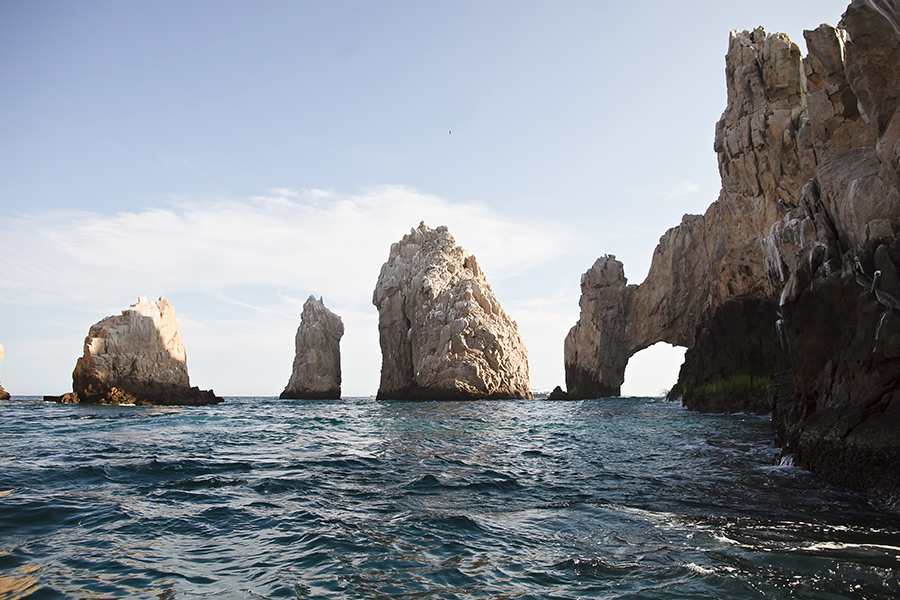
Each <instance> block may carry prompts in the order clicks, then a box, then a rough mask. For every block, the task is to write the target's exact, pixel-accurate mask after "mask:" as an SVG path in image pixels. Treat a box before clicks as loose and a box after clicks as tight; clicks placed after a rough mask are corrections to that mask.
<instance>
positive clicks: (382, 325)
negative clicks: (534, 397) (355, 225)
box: [372, 223, 531, 400]
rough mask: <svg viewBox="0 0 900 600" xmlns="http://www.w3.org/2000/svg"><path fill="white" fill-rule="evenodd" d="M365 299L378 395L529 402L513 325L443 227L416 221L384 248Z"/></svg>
mask: <svg viewBox="0 0 900 600" xmlns="http://www.w3.org/2000/svg"><path fill="white" fill-rule="evenodd" d="M372 302H373V303H374V304H375V306H376V307H377V308H378V331H379V337H380V341H381V352H382V366H381V384H380V386H379V390H378V397H379V398H384V399H401V400H402V399H440V400H462V399H481V398H530V397H531V392H530V391H529V386H528V357H527V353H526V350H525V345H524V343H523V342H522V340H521V338H520V337H519V333H518V329H517V327H516V323H515V322H514V321H512V320H511V319H510V318H509V317H508V316H507V315H506V313H505V312H504V310H503V308H502V307H501V306H500V303H499V302H498V301H497V299H496V298H495V297H494V294H493V292H492V291H491V287H490V285H488V283H487V281H486V280H485V277H484V273H482V271H481V268H480V267H479V266H478V262H477V261H476V260H475V257H474V256H471V255H469V254H468V253H467V252H466V251H465V250H463V249H462V248H461V247H459V246H457V245H456V242H455V241H454V239H453V236H451V235H450V232H449V231H448V230H447V228H446V227H438V228H437V229H431V228H430V227H428V226H427V225H425V224H424V223H422V224H420V225H419V226H418V227H417V228H415V229H413V230H411V231H410V233H409V234H408V235H405V236H404V237H403V239H402V240H400V242H398V243H395V244H393V245H392V246H391V251H390V256H389V257H388V260H387V262H386V263H385V264H384V265H383V266H382V268H381V273H380V275H379V277H378V282H377V284H376V286H375V292H374V294H373V298H372Z"/></svg>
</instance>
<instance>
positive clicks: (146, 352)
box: [61, 296, 222, 405]
mask: <svg viewBox="0 0 900 600" xmlns="http://www.w3.org/2000/svg"><path fill="white" fill-rule="evenodd" d="M72 390H73V391H72V393H70V394H65V395H64V396H62V398H61V401H62V402H82V403H86V404H165V405H174V404H179V405H182V404H187V405H200V404H215V403H218V402H221V401H222V399H221V398H219V397H217V396H216V395H215V394H214V393H213V392H212V391H210V390H203V391H201V390H199V389H198V388H196V387H191V385H190V382H189V379H188V372H187V357H186V356H185V352H184V346H183V345H182V343H181V336H180V335H178V321H176V319H175V309H174V308H173V307H172V305H171V304H169V302H168V301H167V300H166V299H165V297H160V299H159V301H157V302H155V303H154V302H148V301H147V298H145V297H143V296H141V297H140V298H138V301H137V303H136V304H133V305H131V306H129V307H128V308H126V309H125V310H123V311H122V314H121V315H115V316H112V317H106V318H105V319H103V320H102V321H100V322H99V323H96V324H95V325H93V326H92V327H91V329H90V331H89V332H88V335H87V337H86V338H85V339H84V355H83V356H82V357H81V358H79V359H78V362H77V363H76V364H75V371H74V372H73V373H72Z"/></svg>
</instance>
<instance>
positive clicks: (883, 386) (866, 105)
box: [764, 1, 900, 498]
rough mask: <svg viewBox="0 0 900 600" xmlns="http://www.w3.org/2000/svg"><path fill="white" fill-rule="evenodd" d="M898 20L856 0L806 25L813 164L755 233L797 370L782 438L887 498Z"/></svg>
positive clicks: (893, 459)
mask: <svg viewBox="0 0 900 600" xmlns="http://www.w3.org/2000/svg"><path fill="white" fill-rule="evenodd" d="M898 23H900V10H898V5H897V4H896V3H894V2H876V1H871V2H861V1H856V2H853V3H852V4H851V5H850V7H849V8H848V10H847V12H846V13H845V14H844V17H843V19H842V20H841V23H840V25H839V28H837V29H832V28H830V27H827V26H822V27H819V28H818V29H816V30H815V31H811V32H806V34H805V35H806V37H807V43H808V45H809V47H810V58H809V59H808V61H807V64H806V66H807V73H808V82H809V97H810V102H809V113H810V122H811V123H812V125H813V139H812V144H813V147H814V149H815V152H816V157H817V160H818V165H817V170H816V173H815V175H814V177H813V178H811V179H810V180H809V182H808V183H807V184H806V185H805V186H804V188H803V191H802V194H801V197H800V202H799V207H798V209H797V210H793V211H791V212H790V213H789V214H787V215H785V217H784V218H783V219H782V220H780V221H778V222H777V223H775V225H774V226H773V227H772V229H771V235H769V236H768V237H767V238H766V239H765V240H764V247H765V250H766V264H767V267H768V274H769V279H770V281H771V282H772V283H773V285H774V286H775V287H776V289H777V291H778V297H779V304H780V310H781V320H780V321H779V322H778V328H779V330H780V331H783V332H784V341H785V344H786V346H787V349H788V351H789V353H790V358H791V365H792V373H793V383H794V393H793V394H785V395H780V396H778V398H777V402H776V404H775V410H774V413H773V423H774V425H775V429H776V432H777V434H778V437H779V441H780V443H781V444H783V445H784V447H785V448H784V450H785V451H786V452H792V453H793V454H794V461H795V464H798V465H801V466H804V467H807V468H810V469H811V470H813V471H814V472H816V473H818V474H820V475H823V476H826V477H828V478H830V479H832V480H834V481H837V482H840V483H843V484H845V485H848V486H851V487H857V488H860V489H863V490H866V491H869V492H874V493H877V494H879V495H881V496H883V497H886V498H896V497H897V495H898V493H900V469H898V467H897V465H900V311H898V309H900V301H898V298H900V280H898V277H900V269H898V256H900V241H898V233H900V193H898V184H900V173H898V165H900V143H898V142H900V116H898V114H900V113H898V104H900V28H898ZM814 99H815V100H814ZM814 108H815V110H814ZM876 272H877V273H878V276H877V277H875V273H876ZM873 279H875V281H874V282H873Z"/></svg>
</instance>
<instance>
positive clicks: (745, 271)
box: [565, 29, 815, 410]
mask: <svg viewBox="0 0 900 600" xmlns="http://www.w3.org/2000/svg"><path fill="white" fill-rule="evenodd" d="M725 64H726V69H725V71H726V81H727V87H728V107H727V108H726V109H725V112H724V113H723V114H722V118H721V119H720V120H719V122H718V124H717V125H716V137H715V144H714V148H715V150H716V152H717V153H718V157H719V171H720V173H721V175H722V191H721V193H720V194H719V199H718V200H717V201H716V202H715V203H713V204H712V205H710V207H709V209H707V211H706V214H704V215H702V216H701V215H685V217H684V219H683V220H682V222H681V224H680V225H678V226H677V227H674V228H672V229H670V230H669V231H667V232H666V233H665V235H663V236H662V238H660V241H659V245H658V246H657V247H656V250H655V252H654V254H653V259H652V262H651V266H650V271H649V273H648V275H647V279H646V280H645V281H644V283H642V284H641V285H640V286H635V285H626V283H627V281H626V279H625V276H624V269H623V267H622V265H621V263H619V262H618V261H615V257H605V258H601V259H599V260H598V261H597V263H595V264H594V266H593V267H592V268H591V269H590V270H589V271H588V272H587V273H585V274H584V276H583V277H582V297H581V301H580V305H581V316H580V318H579V320H578V323H577V324H576V325H575V327H573V329H572V330H571V331H570V332H569V335H568V336H567V337H566V342H565V365H566V384H567V386H568V388H569V392H570V394H574V395H576V396H580V397H596V396H609V395H617V394H618V393H619V390H620V386H621V384H622V382H623V380H624V376H625V366H626V364H627V363H628V359H629V358H630V357H631V356H632V355H634V354H635V353H636V352H638V351H640V350H643V349H644V348H647V347H648V346H650V345H652V344H655V343H656V342H660V341H664V342H668V343H670V344H674V345H678V346H686V347H688V348H692V347H693V346H694V343H695V340H696V338H697V335H698V329H699V328H700V327H701V325H702V324H703V323H704V322H706V321H708V320H709V319H711V318H713V317H714V316H715V315H716V312H717V311H718V310H719V309H720V307H721V306H722V305H723V304H724V303H726V302H728V301H730V300H732V299H736V298H741V299H742V302H743V303H744V309H743V312H745V313H747V314H751V313H756V312H758V311H762V312H765V311H767V310H768V311H770V312H771V311H772V310H774V304H773V303H774V299H773V295H774V290H773V288H772V286H771V285H770V284H769V283H768V281H767V279H766V270H765V260H764V257H763V251H762V247H761V245H760V243H759V240H760V238H761V237H762V236H763V235H764V232H767V231H768V229H769V227H770V226H771V224H772V223H773V222H775V221H776V220H777V219H779V218H780V217H781V214H782V211H783V209H782V207H781V205H780V204H779V199H783V200H785V201H786V202H791V201H796V198H798V197H799V194H800V189H801V188H802V185H803V182H804V181H805V180H806V179H808V178H809V177H810V176H811V174H812V172H813V167H814V164H815V157H814V155H813V153H812V150H811V148H810V147H808V142H807V140H808V138H809V124H808V119H807V118H806V116H805V111H804V110H803V86H804V83H803V81H804V75H803V66H802V63H801V60H800V51H799V49H798V48H797V46H796V45H795V44H793V43H791V42H790V40H789V39H787V37H786V36H784V35H783V34H778V35H770V36H766V34H765V32H764V31H763V30H762V29H757V30H755V31H753V32H746V31H744V32H741V33H738V32H736V31H733V32H732V33H731V37H730V40H729V48H728V54H727V56H726V59H725ZM611 263H612V264H611ZM752 303H758V304H761V305H766V306H760V307H759V308H758V310H757V309H752V310H750V309H749V308H748V307H747V305H748V304H752ZM748 310H749V312H747V311H748ZM720 318H721V317H720ZM744 329H746V328H744ZM771 329H772V328H771V326H769V325H767V326H766V330H771ZM760 335H763V336H764V335H765V334H762V333H761V334H760ZM768 335H769V336H770V337H771V339H772V341H773V342H774V333H773V332H770V333H769V334H768ZM734 342H735V343H746V340H744V339H743V338H741V337H736V338H735V340H734ZM601 346H602V347H603V349H600V347H601ZM750 352H751V351H750V349H749V348H745V349H744V350H743V351H741V352H738V355H745V354H747V353H750ZM708 358H709V357H707V356H706V355H705V354H703V355H700V354H699V353H697V352H693V353H689V354H688V355H687V356H686V359H685V360H686V362H687V363H691V362H699V363H705V362H708ZM716 358H717V356H716V355H713V357H712V359H713V360H715V359H716ZM783 360H784V357H783V356H780V355H773V356H771V357H770V359H769V360H768V361H767V363H768V364H765V365H758V366H754V367H753V369H756V368H757V367H760V368H763V369H777V368H779V366H780V365H781V364H782V363H783ZM729 362H730V364H727V365H726V364H722V365H719V366H717V367H715V368H713V369H711V370H710V371H709V373H708V375H706V376H704V377H703V378H701V379H700V380H697V379H696V378H694V380H693V383H691V384H690V385H686V384H685V382H684V381H682V382H681V383H682V385H680V386H678V388H677V389H679V390H681V393H682V394H683V396H684V399H685V402H686V403H687V404H689V405H690V403H691V402H692V399H693V398H699V399H700V404H703V405H706V406H710V407H712V406H719V405H721V404H722V402H723V401H725V402H729V401H730V402H733V400H734V395H733V392H734V391H735V385H734V383H735V382H743V381H749V380H750V379H751V378H752V377H750V373H749V370H750V369H751V367H750V366H749V365H748V366H746V368H745V365H744V364H742V363H741V361H740V359H737V360H731V361H729ZM699 372H700V369H695V373H697V374H699ZM754 381H755V379H754ZM739 387H742V388H743V391H742V392H741V393H740V394H739V395H738V397H739V398H740V399H741V402H740V404H739V405H738V406H735V408H736V409H737V410H759V408H760V406H761V402H760V398H759V396H760V394H765V393H766V392H765V390H764V389H762V388H761V386H759V385H753V386H750V387H748V386H739ZM726 396H727V398H730V400H727V399H726Z"/></svg>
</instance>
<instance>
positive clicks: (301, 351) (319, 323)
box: [281, 296, 344, 400]
mask: <svg viewBox="0 0 900 600" xmlns="http://www.w3.org/2000/svg"><path fill="white" fill-rule="evenodd" d="M343 335H344V323H343V322H342V321H341V318H340V317H339V316H337V315H336V314H334V313H333V312H331V311H330V310H328V309H327V308H326V307H325V303H324V302H323V301H322V299H321V298H319V299H318V300H316V298H315V296H310V297H309V298H308V299H307V300H306V303H305V304H304V305H303V313H302V314H301V315H300V326H299V327H298V328H297V335H296V337H295V338H294V347H295V354H294V364H293V368H292V370H291V378H290V380H289V381H288V384H287V387H285V388H284V391H283V392H281V398H290V399H306V400H314V399H337V398H340V397H341V337H342V336H343Z"/></svg>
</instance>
